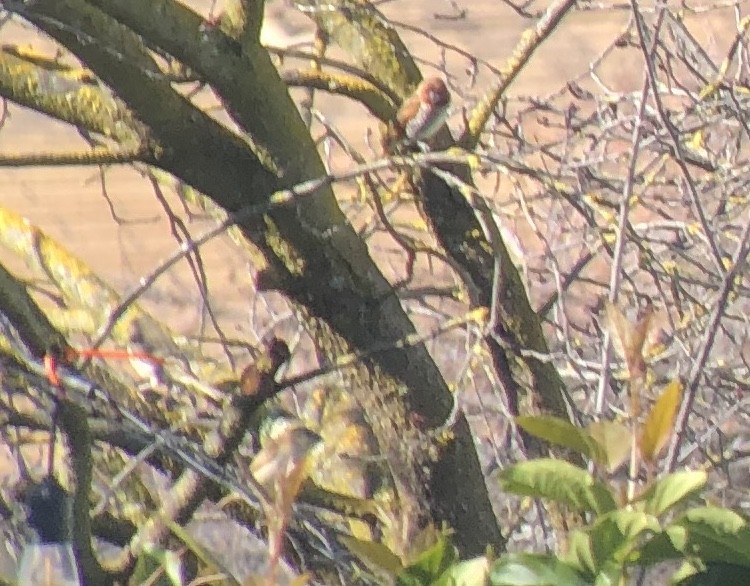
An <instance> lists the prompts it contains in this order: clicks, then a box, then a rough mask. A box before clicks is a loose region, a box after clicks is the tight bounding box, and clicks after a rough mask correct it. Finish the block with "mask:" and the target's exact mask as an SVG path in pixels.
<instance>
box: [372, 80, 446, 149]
mask: <svg viewBox="0 0 750 586" xmlns="http://www.w3.org/2000/svg"><path fill="white" fill-rule="evenodd" d="M450 103H451V94H450V92H449V91H448V88H447V87H446V85H445V82H444V81H443V80H442V79H441V78H440V77H428V78H427V79H425V80H424V81H422V82H421V83H420V84H419V85H418V86H417V88H416V89H415V90H414V92H413V93H412V94H411V95H410V96H409V97H408V98H406V100H404V103H403V104H401V107H400V108H399V109H398V112H396V119H395V121H394V122H393V123H392V124H391V125H390V127H389V128H388V130H387V131H386V133H385V136H384V138H383V147H384V150H385V151H386V152H394V151H395V150H398V148H399V147H405V146H406V147H414V146H421V145H424V143H426V142H427V141H428V140H430V139H431V138H432V137H433V136H434V135H435V133H436V132H437V131H438V130H439V129H440V127H441V126H442V125H443V123H444V122H445V119H446V118H447V116H448V108H449V107H450Z"/></svg>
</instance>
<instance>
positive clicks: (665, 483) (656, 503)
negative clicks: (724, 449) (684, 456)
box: [635, 470, 708, 516]
mask: <svg viewBox="0 0 750 586" xmlns="http://www.w3.org/2000/svg"><path fill="white" fill-rule="evenodd" d="M706 482H708V473H707V472H705V471H703V470H687V471H683V472H674V473H672V474H668V475H666V476H664V477H663V478H661V479H659V480H657V481H656V482H655V483H654V484H652V485H651V487H649V489H648V490H647V491H646V492H644V493H643V494H642V495H640V496H639V497H638V498H637V499H636V501H635V502H640V503H642V504H643V509H644V510H645V511H646V512H647V513H650V514H652V515H657V516H658V515H663V514H664V513H666V512H667V511H668V510H669V509H671V508H672V507H674V506H675V505H677V504H679V503H680V502H682V501H683V500H685V499H687V498H689V497H690V496H692V495H693V494H695V493H696V492H698V491H700V490H701V489H702V488H703V487H704V486H705V485H706Z"/></svg>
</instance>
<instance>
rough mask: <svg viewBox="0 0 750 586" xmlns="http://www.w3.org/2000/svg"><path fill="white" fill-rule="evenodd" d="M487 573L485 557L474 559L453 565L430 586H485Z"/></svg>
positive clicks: (487, 562) (487, 564)
mask: <svg viewBox="0 0 750 586" xmlns="http://www.w3.org/2000/svg"><path fill="white" fill-rule="evenodd" d="M489 571H490V564H489V560H488V559H487V558H486V557H478V558H474V559H473V560H467V561H465V562H460V563H458V564H454V565H453V566H451V567H450V568H448V569H447V570H446V571H445V572H444V573H443V575H442V576H440V578H439V579H438V581H437V582H435V583H434V584H433V585H432V586H485V585H486V584H487V577H488V574H489Z"/></svg>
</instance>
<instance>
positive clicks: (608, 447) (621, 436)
mask: <svg viewBox="0 0 750 586" xmlns="http://www.w3.org/2000/svg"><path fill="white" fill-rule="evenodd" d="M586 431H587V432H588V434H589V435H590V436H591V438H592V439H593V440H594V441H596V442H597V443H598V444H599V446H601V448H602V450H603V451H604V456H605V465H606V467H607V470H608V471H609V472H614V471H615V470H617V469H618V468H619V467H620V466H622V464H623V463H624V462H625V461H626V460H627V459H628V456H629V455H630V448H631V440H630V438H631V437H632V436H631V432H630V430H629V429H628V428H627V427H626V426H624V425H623V424H622V423H619V422H617V421H606V420H602V421H595V422H594V423H592V424H591V425H589V426H588V427H587V428H586Z"/></svg>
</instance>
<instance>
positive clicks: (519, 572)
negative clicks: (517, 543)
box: [490, 553, 590, 586]
mask: <svg viewBox="0 0 750 586" xmlns="http://www.w3.org/2000/svg"><path fill="white" fill-rule="evenodd" d="M490 584H491V585H492V586H558V585H559V584H565V585H566V586H588V585H589V584H590V583H589V582H586V581H585V580H584V579H583V578H582V577H581V576H580V575H579V574H578V572H576V571H575V570H574V569H573V568H571V567H570V566H568V565H567V564H565V563H563V562H561V561H559V560H558V559H557V558H555V557H554V556H546V555H537V554H529V553H517V554H507V555H504V556H502V557H501V558H500V559H498V560H497V561H496V562H495V563H494V564H493V565H492V571H491V572H490Z"/></svg>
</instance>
